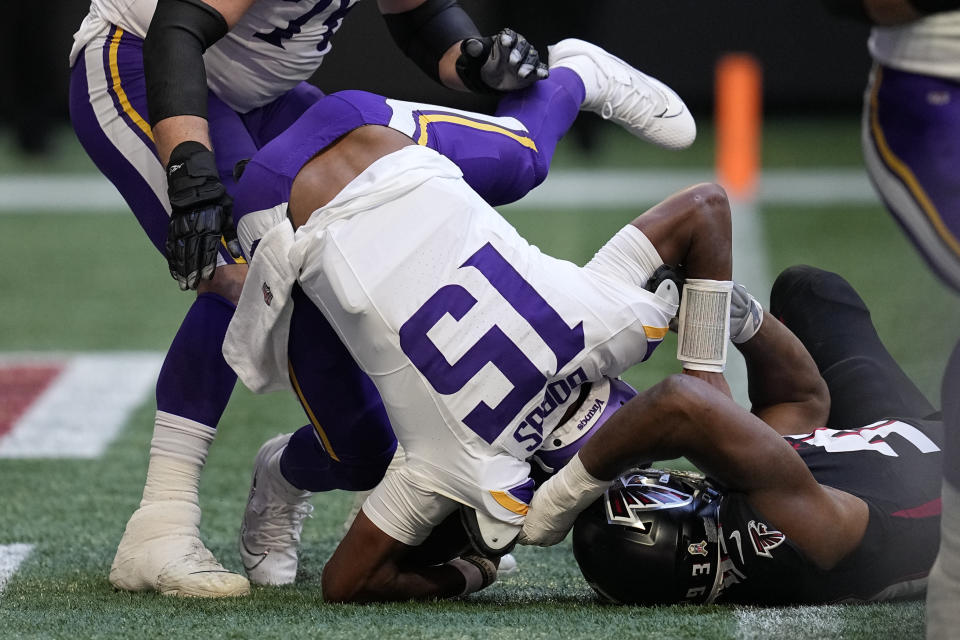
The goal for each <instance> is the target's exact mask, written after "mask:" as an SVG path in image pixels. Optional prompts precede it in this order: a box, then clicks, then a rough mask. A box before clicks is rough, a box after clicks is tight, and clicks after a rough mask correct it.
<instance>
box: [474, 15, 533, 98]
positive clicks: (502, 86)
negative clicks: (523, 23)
mask: <svg viewBox="0 0 960 640" xmlns="http://www.w3.org/2000/svg"><path fill="white" fill-rule="evenodd" d="M457 75H459V76H460V80H462V81H463V84H464V85H465V86H466V87H467V88H468V89H470V90H471V91H474V92H477V93H491V92H495V93H499V92H503V91H516V90H517V89H523V88H524V87H529V86H530V85H532V84H533V83H534V82H536V81H537V80H542V79H543V78H546V77H547V76H548V75H550V72H549V71H548V70H547V65H546V64H544V63H543V62H541V61H540V54H539V53H537V50H536V49H535V48H534V46H533V45H531V44H530V43H529V42H528V41H527V39H526V38H524V37H523V36H522V35H520V34H519V33H517V32H516V31H514V30H512V29H504V30H503V31H501V32H500V33H498V34H497V35H495V36H492V37H487V38H467V39H466V40H464V41H463V42H461V43H460V57H459V58H457Z"/></svg>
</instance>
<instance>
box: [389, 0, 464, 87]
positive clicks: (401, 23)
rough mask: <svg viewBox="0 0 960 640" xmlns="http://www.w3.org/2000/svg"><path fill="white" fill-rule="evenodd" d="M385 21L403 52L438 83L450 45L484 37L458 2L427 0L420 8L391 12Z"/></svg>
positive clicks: (454, 0)
mask: <svg viewBox="0 0 960 640" xmlns="http://www.w3.org/2000/svg"><path fill="white" fill-rule="evenodd" d="M383 18H384V20H386V22H387V28H388V29H390V35H392V36H393V39H394V41H395V42H396V43H397V46H399V47H400V49H401V51H403V52H404V53H405V54H407V56H408V57H409V58H410V59H411V60H413V61H414V62H415V63H417V66H418V67H420V68H421V69H423V71H424V73H426V74H427V75H428V76H430V77H431V78H433V79H434V80H437V81H439V80H440V72H439V64H440V58H442V57H443V54H444V53H446V52H447V49H449V48H450V45H452V44H453V43H455V42H459V41H460V40H463V39H465V38H471V37H476V36H479V35H480V31H479V30H478V29H477V26H476V25H475V24H473V20H471V19H470V16H468V15H467V13H466V12H465V11H464V10H463V9H462V8H461V7H460V5H459V4H457V2H456V0H426V2H424V3H423V4H421V5H420V6H419V7H417V8H416V9H412V10H411V11H405V12H403V13H388V14H385V15H384V16H383Z"/></svg>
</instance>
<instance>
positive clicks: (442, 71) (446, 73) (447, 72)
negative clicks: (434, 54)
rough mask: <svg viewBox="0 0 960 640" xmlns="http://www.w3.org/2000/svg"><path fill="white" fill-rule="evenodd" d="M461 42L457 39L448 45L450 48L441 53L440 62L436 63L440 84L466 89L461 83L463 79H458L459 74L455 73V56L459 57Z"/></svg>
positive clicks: (459, 89) (451, 87)
mask: <svg viewBox="0 0 960 640" xmlns="http://www.w3.org/2000/svg"><path fill="white" fill-rule="evenodd" d="M461 42H463V41H462V40H458V41H457V42H454V43H453V44H452V45H450V48H449V49H447V52H446V53H445V54H443V57H442V58H440V63H439V65H438V69H439V77H440V82H441V84H443V86H445V87H447V88H448V89H455V90H457V91H468V89H467V87H466V85H464V84H463V80H461V79H460V74H458V73H457V58H459V57H460V43H461Z"/></svg>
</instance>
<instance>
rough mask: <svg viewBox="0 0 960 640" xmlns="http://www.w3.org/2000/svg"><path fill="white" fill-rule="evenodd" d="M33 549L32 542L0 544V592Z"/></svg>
mask: <svg viewBox="0 0 960 640" xmlns="http://www.w3.org/2000/svg"><path fill="white" fill-rule="evenodd" d="M31 551H33V545H32V544H0V593H3V590H4V589H6V588H7V583H8V582H10V578H12V577H13V575H14V574H15V573H16V572H17V569H19V568H20V565H21V564H23V561H24V560H26V559H27V556H29V555H30V552H31Z"/></svg>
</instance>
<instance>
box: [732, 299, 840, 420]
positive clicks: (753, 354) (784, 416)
mask: <svg viewBox="0 0 960 640" xmlns="http://www.w3.org/2000/svg"><path fill="white" fill-rule="evenodd" d="M737 348H738V349H739V350H740V352H741V353H743V356H744V359H745V360H746V364H747V377H748V382H749V393H750V401H751V402H752V403H753V412H754V413H756V414H757V415H759V416H761V417H762V418H764V420H765V421H767V422H768V423H770V425H771V426H772V427H774V429H776V430H777V431H780V432H781V433H800V432H802V428H803V427H805V426H806V427H810V428H815V427H817V426H822V423H823V422H825V421H826V418H827V415H828V414H829V410H830V395H829V392H828V391H827V386H826V383H825V382H824V381H823V378H822V377H821V376H820V372H819V371H818V370H817V365H816V363H814V361H813V358H812V357H811V356H810V353H809V352H808V351H807V350H806V348H805V347H804V346H803V344H802V343H801V342H800V340H798V339H797V337H796V336H795V335H793V333H792V332H791V331H790V330H789V329H787V328H786V327H785V326H783V324H782V323H780V321H779V320H777V319H776V318H774V317H773V316H772V315H770V314H769V313H766V312H765V313H764V319H763V324H762V325H761V326H760V330H759V331H757V333H756V334H755V335H754V336H753V337H752V338H751V339H750V340H748V341H746V342H744V343H742V344H739V345H737ZM797 429H801V431H797Z"/></svg>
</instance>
